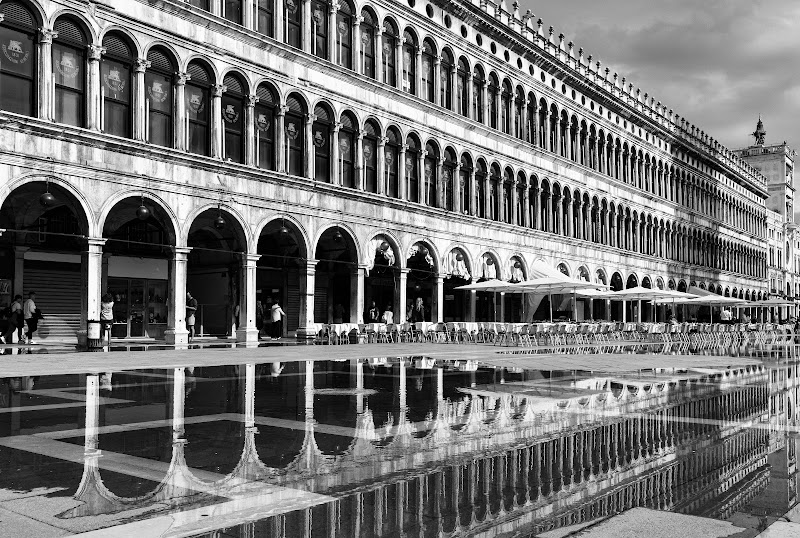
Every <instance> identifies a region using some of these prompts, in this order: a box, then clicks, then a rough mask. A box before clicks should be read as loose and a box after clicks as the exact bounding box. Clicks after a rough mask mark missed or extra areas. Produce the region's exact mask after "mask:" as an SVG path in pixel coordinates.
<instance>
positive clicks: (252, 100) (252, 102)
mask: <svg viewBox="0 0 800 538" xmlns="http://www.w3.org/2000/svg"><path fill="white" fill-rule="evenodd" d="M246 99H247V102H246V103H245V106H246V107H248V108H253V107H254V106H256V103H258V96H257V95H248V96H247V97H246Z"/></svg>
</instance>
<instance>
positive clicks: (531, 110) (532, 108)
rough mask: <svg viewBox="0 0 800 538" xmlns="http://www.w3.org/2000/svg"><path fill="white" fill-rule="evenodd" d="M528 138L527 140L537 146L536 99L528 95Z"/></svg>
mask: <svg viewBox="0 0 800 538" xmlns="http://www.w3.org/2000/svg"><path fill="white" fill-rule="evenodd" d="M526 121H527V124H526V129H525V130H526V131H527V132H526V137H525V139H526V140H527V141H528V142H530V143H531V144H536V97H535V96H534V95H533V94H532V93H529V94H528V114H527V117H526Z"/></svg>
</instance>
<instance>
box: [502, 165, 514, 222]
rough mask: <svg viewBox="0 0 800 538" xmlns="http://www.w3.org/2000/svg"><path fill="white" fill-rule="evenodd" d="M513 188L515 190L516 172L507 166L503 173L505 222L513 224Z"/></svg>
mask: <svg viewBox="0 0 800 538" xmlns="http://www.w3.org/2000/svg"><path fill="white" fill-rule="evenodd" d="M513 190H514V173H513V172H512V171H511V168H506V169H505V173H504V175H503V222H505V223H507V224H512V222H513V218H512V217H513V216H514V210H513V207H514V206H513V203H512V202H513V195H512V193H513Z"/></svg>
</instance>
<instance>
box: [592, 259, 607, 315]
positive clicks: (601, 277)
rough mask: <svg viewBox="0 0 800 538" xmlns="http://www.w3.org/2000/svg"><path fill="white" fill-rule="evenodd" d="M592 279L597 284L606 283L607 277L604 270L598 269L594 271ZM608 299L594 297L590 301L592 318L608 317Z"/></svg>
mask: <svg viewBox="0 0 800 538" xmlns="http://www.w3.org/2000/svg"><path fill="white" fill-rule="evenodd" d="M594 281H595V282H597V283H598V284H608V278H607V277H606V273H605V271H603V270H602V269H598V270H597V271H596V273H595V277H594ZM609 302H610V301H607V300H606V299H595V300H594V301H592V303H593V305H592V316H593V319H610V312H609V309H608V308H606V307H607V306H608V304H609Z"/></svg>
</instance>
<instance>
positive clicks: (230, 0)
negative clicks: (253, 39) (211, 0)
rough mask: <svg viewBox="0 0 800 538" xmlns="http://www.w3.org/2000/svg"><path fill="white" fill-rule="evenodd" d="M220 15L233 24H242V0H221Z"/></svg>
mask: <svg viewBox="0 0 800 538" xmlns="http://www.w3.org/2000/svg"><path fill="white" fill-rule="evenodd" d="M222 16H223V17H224V18H225V19H226V20H229V21H231V22H232V23H234V24H242V20H243V19H242V0H223V2H222Z"/></svg>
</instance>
